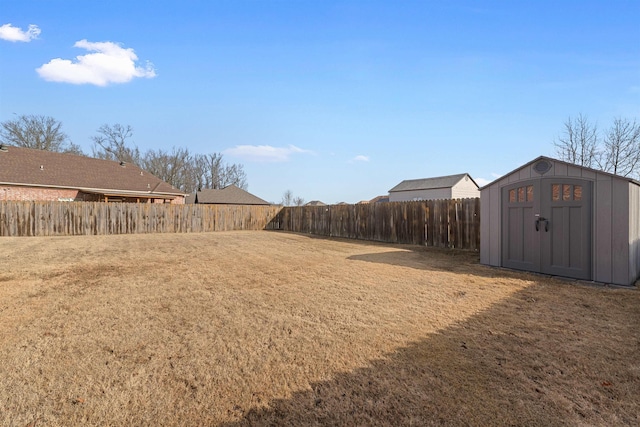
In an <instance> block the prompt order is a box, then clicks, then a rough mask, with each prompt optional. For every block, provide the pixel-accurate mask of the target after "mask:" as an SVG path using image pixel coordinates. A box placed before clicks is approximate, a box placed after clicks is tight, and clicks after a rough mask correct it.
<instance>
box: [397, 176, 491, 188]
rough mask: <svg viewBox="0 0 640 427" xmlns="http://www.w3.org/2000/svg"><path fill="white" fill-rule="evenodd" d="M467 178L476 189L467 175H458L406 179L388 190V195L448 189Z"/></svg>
mask: <svg viewBox="0 0 640 427" xmlns="http://www.w3.org/2000/svg"><path fill="white" fill-rule="evenodd" d="M465 176H466V177H469V179H470V180H471V182H473V183H474V184H475V185H476V187H477V186H478V184H476V182H475V181H474V180H473V178H471V175H469V174H468V173H460V174H457V175H447V176H438V177H434V178H423V179H406V180H404V181H402V182H401V183H400V184H398V185H396V186H395V187H393V188H392V189H391V190H389V193H393V192H395V191H412V190H433V189H436V188H450V187H453V186H454V185H456V184H457V183H458V182H460V181H461V180H462V179H464V177H465Z"/></svg>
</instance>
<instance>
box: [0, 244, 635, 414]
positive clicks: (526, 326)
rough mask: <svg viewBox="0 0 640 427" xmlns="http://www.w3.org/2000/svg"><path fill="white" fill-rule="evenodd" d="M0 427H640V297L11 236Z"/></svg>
mask: <svg viewBox="0 0 640 427" xmlns="http://www.w3.org/2000/svg"><path fill="white" fill-rule="evenodd" d="M1 244H2V246H3V249H4V251H3V254H2V255H0V257H1V260H2V263H3V266H4V271H3V272H2V273H1V274H2V275H1V276H0V277H1V278H2V279H1V280H0V316H1V319H2V321H1V322H0V360H2V361H3V363H2V365H1V366H0V424H2V425H19V426H24V425H28V424H29V423H37V425H39V424H41V425H70V424H83V425H124V424H137V425H150V424H162V425H197V424H204V425H349V424H356V425H439V424H453V425H460V424H463V425H465V424H467V425H487V424H493V425H495V424H500V425H510V424H511V425H566V424H578V425H580V424H585V425H620V424H637V423H639V422H640V419H639V418H638V415H637V414H638V413H639V412H640V411H639V409H640V397H639V396H640V362H639V361H638V357H637V355H638V354H640V333H639V332H638V327H637V325H638V324H639V321H640V310H638V307H640V292H637V291H634V290H625V289H606V288H601V287H589V286H581V285H576V284H572V283H567V282H565V281H557V280H553V279H549V278H545V277H542V276H536V275H529V274H524V273H517V272H510V271H505V270H497V269H492V268H488V267H484V266H481V265H479V264H478V257H477V254H473V253H469V252H455V251H441V250H432V249H426V248H420V247H413V246H394V245H382V244H371V243H362V242H353V241H346V240H332V239H318V238H310V237H307V236H302V235H294V234H287V233H277V232H228V233H227V232H225V233H208V234H204V233H203V234H182V235H174V234H171V235H136V236H87V237H68V238H67V237H60V238H3V239H2V241H1Z"/></svg>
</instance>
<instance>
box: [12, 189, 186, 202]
mask: <svg viewBox="0 0 640 427" xmlns="http://www.w3.org/2000/svg"><path fill="white" fill-rule="evenodd" d="M0 200H15V201H43V202H59V201H75V202H100V201H103V198H102V196H100V195H99V194H93V193H84V192H82V191H79V190H73V189H61V188H47V187H24V186H11V185H5V186H0ZM116 200H117V201H124V202H133V203H135V202H137V201H138V200H140V201H141V202H146V201H147V199H138V198H135V197H134V198H114V201H116ZM151 203H164V199H151ZM171 204H184V197H182V196H178V197H176V198H175V199H173V200H172V201H171Z"/></svg>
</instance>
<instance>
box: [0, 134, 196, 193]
mask: <svg viewBox="0 0 640 427" xmlns="http://www.w3.org/2000/svg"><path fill="white" fill-rule="evenodd" d="M184 196H185V195H184V193H182V192H180V191H179V190H177V189H175V188H174V187H172V186H171V185H169V184H167V183H166V182H164V181H162V180H161V179H159V178H157V177H155V176H153V175H151V174H150V173H147V172H145V171H143V170H142V169H140V168H139V167H137V166H135V165H133V164H130V163H124V162H115V161H111V160H101V159H94V158H90V157H84V156H78V155H75V154H66V153H54V152H51V151H45V150H34V149H30V148H21V147H11V146H6V145H1V146H0V201H1V200H38V201H40V200H41V201H87V202H133V203H173V204H182V203H184Z"/></svg>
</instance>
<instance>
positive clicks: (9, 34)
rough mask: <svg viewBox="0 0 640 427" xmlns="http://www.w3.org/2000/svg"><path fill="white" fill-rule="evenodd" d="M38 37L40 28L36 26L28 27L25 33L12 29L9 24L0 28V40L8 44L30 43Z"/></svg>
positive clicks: (18, 29)
mask: <svg viewBox="0 0 640 427" xmlns="http://www.w3.org/2000/svg"><path fill="white" fill-rule="evenodd" d="M39 35H40V28H38V26H37V25H33V24H31V25H29V29H27V31H22V29H21V28H18V27H14V26H13V25H11V24H4V25H3V26H1V27H0V39H2V40H8V41H10V42H30V41H31V40H34V39H37V38H38V36H39Z"/></svg>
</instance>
